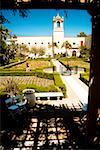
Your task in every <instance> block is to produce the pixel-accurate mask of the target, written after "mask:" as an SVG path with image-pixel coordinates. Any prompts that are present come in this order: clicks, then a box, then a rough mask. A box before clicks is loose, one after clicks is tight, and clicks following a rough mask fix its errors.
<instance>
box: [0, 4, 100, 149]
mask: <svg viewBox="0 0 100 150" xmlns="http://www.w3.org/2000/svg"><path fill="white" fill-rule="evenodd" d="M88 4H89V6H92V7H93V5H91V4H90V1H89V3H88ZM94 4H95V5H96V3H94ZM98 4H99V3H98ZM77 6H79V5H77ZM80 6H81V5H80ZM98 8H99V5H98V6H97V9H98ZM35 11H36V10H35ZM35 11H34V12H35ZM45 11H46V10H45ZM45 11H44V12H43V11H42V12H41V16H42V13H43V15H44V16H45V15H47V16H48V18H49V19H50V18H51V17H52V19H50V20H49V23H47V22H45V21H47V20H48V19H47V16H46V18H45V20H41V18H42V17H41V18H40V19H39V15H38V17H37V15H35V16H34V12H32V13H33V14H31V15H30V20H31V18H32V23H33V26H34V25H35V22H34V19H33V16H34V18H35V19H36V17H37V18H38V19H37V22H38V23H37V24H39V25H40V23H43V26H45V25H46V26H45V28H44V29H43V26H40V27H39V28H37V27H38V26H37V25H36V26H34V29H36V30H34V31H32V26H30V31H31V32H30V35H29V37H28V36H25V34H22V37H20V36H19V34H18V33H20V31H21V33H22V32H23V33H25V32H26V33H27V31H28V30H26V29H25V28H23V30H20V31H19V32H18V31H17V30H16V29H18V26H17V28H16V25H15V29H14V28H12V27H11V28H12V29H13V31H14V30H15V31H16V33H17V34H18V36H16V35H14V34H12V33H9V30H8V29H6V28H5V27H4V26H1V29H0V32H1V33H2V35H3V36H2V37H3V39H2V40H1V42H2V46H1V48H2V50H1V51H0V59H1V61H0V84H1V87H0V102H1V106H2V107H1V122H2V124H1V131H0V137H1V144H2V145H1V146H0V148H1V149H8V150H23V149H24V150H27V149H30V150H31V149H32V150H33V149H36V150H37V149H44V150H46V149H55V150H56V149H59V150H60V149H71V150H72V149H73V150H74V149H98V148H99V145H100V141H99V130H100V112H99V102H98V97H99V91H98V84H99V82H98V81H99V79H98V76H99V72H98V69H97V68H98V66H99V65H98V60H99V59H98V56H99V55H98V56H97V55H96V54H98V52H97V50H98V48H99V42H98V39H97V41H96V40H95V38H93V37H96V35H99V34H98V33H99V32H97V30H96V29H98V26H95V27H94V26H93V25H92V26H93V27H94V28H93V29H94V30H93V31H94V34H93V35H92V36H93V37H92V38H93V39H92V40H93V41H92V46H93V44H95V43H96V44H95V47H96V49H95V48H94V47H92V48H93V49H95V51H96V52H95V53H94V52H93V51H92V50H91V53H92V54H93V55H91V57H92V58H91V57H90V47H89V48H87V47H88V46H91V44H90V41H89V40H90V39H89V36H88V35H89V34H90V30H85V31H86V33H87V34H88V35H87V34H85V33H84V32H82V31H79V30H78V32H77V33H75V32H74V31H76V30H75V29H74V30H73V29H72V30H69V31H70V34H74V35H76V37H73V36H72V37H69V38H68V37H66V35H67V34H66V33H68V29H67V32H66V30H65V28H64V22H65V24H66V22H67V21H65V19H64V17H63V16H64V15H65V16H67V14H66V12H65V11H64V12H62V11H61V15H59V13H57V15H56V16H55V14H54V10H52V11H51V14H49V13H45ZM22 12H23V11H22ZM22 12H20V11H19V13H22ZM39 12H40V10H39ZM93 12H94V11H93ZM3 13H4V15H5V16H6V17H7V15H8V14H9V16H11V14H10V13H9V12H8V14H7V15H6V14H5V12H3ZM64 13H65V14H64ZM78 13H79V12H78ZM72 14H73V13H72ZM83 14H85V15H86V16H85V15H83V17H79V18H80V19H81V18H82V20H81V21H80V20H78V22H77V18H75V15H72V16H74V19H71V20H74V23H75V22H76V23H77V24H76V26H77V25H78V23H79V24H80V23H81V25H84V22H85V23H87V26H88V27H91V25H90V21H89V19H90V13H89V14H88V13H87V12H84V10H83ZM23 15H24V13H23ZM68 15H69V13H68ZM79 15H80V16H81V14H80V13H79ZM93 15H94V14H92V15H91V16H92V17H93V18H92V19H94V20H96V19H97V18H98V16H99V15H96V16H97V17H95V15H94V16H93ZM2 16H3V15H2ZM16 17H18V16H15V18H16ZM84 17H85V18H84ZM15 18H13V19H15ZM66 18H67V17H66ZM84 19H86V21H85V20H84ZM16 20H17V21H19V20H20V19H19V20H18V19H16ZM51 20H52V21H53V31H52V32H51V33H52V34H51V33H50V32H49V30H48V29H49V28H48V27H49V25H52V23H51V22H50V21H51ZM83 20H84V22H83V23H82V21H83ZM88 21H89V22H88ZM4 22H6V20H4ZM94 22H95V21H94ZM94 22H93V23H94ZM6 23H7V22H6ZM6 23H5V24H6ZM13 23H16V21H14V20H13ZM17 23H18V22H17ZM32 23H31V24H32ZM67 23H68V22H67ZM97 23H98V24H99V21H98V22H95V24H97ZM19 24H20V27H21V25H22V26H23V27H24V25H26V23H25V24H22V23H21V22H20V23H19ZM85 25H86V24H85ZM69 26H70V25H69ZM13 27H14V25H13ZM41 27H42V29H43V30H42V29H41ZM70 27H71V26H70ZM77 27H78V26H77ZM39 29H40V30H39ZM70 29H71V28H70ZM77 29H79V28H77ZM84 29H85V28H84ZM50 30H51V29H50ZM2 31H3V32H2ZM37 31H38V32H37ZM42 31H43V32H42ZM45 31H48V33H49V34H47V36H46V37H43V35H44V33H46V32H45ZM71 31H72V32H71ZM98 31H100V30H99V29H98ZM21 33H20V35H21ZM33 33H34V37H33ZM36 33H39V34H40V33H41V35H42V36H41V37H40V35H36ZM64 33H65V34H64ZM78 33H79V34H78ZM28 34H29V31H28ZM9 35H10V36H9ZM31 35H32V36H31ZM9 37H10V39H9ZM86 38H88V44H89V45H87V44H86V42H87V41H86ZM9 43H10V44H9ZM31 54H33V55H34V56H33V58H32V57H30V55H31ZM43 57H44V58H43ZM76 57H78V58H76ZM95 58H96V59H95ZM13 62H14V63H13ZM90 63H91V67H90ZM95 65H96V66H95ZM96 67H97V68H96ZM92 69H93V70H92ZM89 79H90V81H89ZM24 90H25V91H30V93H28V92H26V97H25V93H24V92H23V91H24ZM93 90H94V91H93ZM31 92H32V93H31ZM35 92H36V93H37V94H38V95H39V94H40V95H41V96H42V95H43V93H45V92H46V95H48V94H47V93H49V94H50V92H51V93H52V92H54V93H56V94H58V93H60V94H61V95H63V97H62V99H60V97H59V96H58V97H57V99H56V100H55V99H50V95H49V96H47V97H46V99H43V100H42V99H41V96H40V98H37V99H35V98H36V97H35V94H34V93H35ZM57 92H58V93H57ZM54 93H53V94H54ZM27 94H28V95H27ZM29 94H30V95H29ZM19 97H20V98H19ZM91 101H92V103H91ZM87 125H88V127H87ZM91 129H92V130H91Z"/></svg>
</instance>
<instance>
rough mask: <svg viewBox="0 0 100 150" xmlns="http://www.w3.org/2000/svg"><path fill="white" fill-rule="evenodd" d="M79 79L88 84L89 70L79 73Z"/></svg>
mask: <svg viewBox="0 0 100 150" xmlns="http://www.w3.org/2000/svg"><path fill="white" fill-rule="evenodd" d="M80 80H81V81H82V82H84V83H85V84H86V85H89V72H88V73H81V74H80Z"/></svg>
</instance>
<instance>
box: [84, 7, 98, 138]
mask: <svg viewBox="0 0 100 150" xmlns="http://www.w3.org/2000/svg"><path fill="white" fill-rule="evenodd" d="M96 11H97V10H96ZM97 12H98V13H97ZM97 12H95V13H94V14H93V15H92V45H91V57H90V84H89V98H88V114H87V133H88V137H89V138H92V137H94V136H95V134H96V120H97V113H98V108H100V11H99V9H98V11H97Z"/></svg>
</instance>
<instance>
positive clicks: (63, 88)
mask: <svg viewBox="0 0 100 150" xmlns="http://www.w3.org/2000/svg"><path fill="white" fill-rule="evenodd" d="M54 83H55V85H56V86H58V87H59V88H60V89H61V91H62V92H63V94H64V97H66V86H65V84H64V83H63V82H62V79H61V77H60V74H58V73H56V74H54Z"/></svg>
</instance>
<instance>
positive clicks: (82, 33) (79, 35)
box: [77, 32, 87, 37]
mask: <svg viewBox="0 0 100 150" xmlns="http://www.w3.org/2000/svg"><path fill="white" fill-rule="evenodd" d="M77 37H87V35H86V34H85V33H84V32H80V33H79V34H78V35H77Z"/></svg>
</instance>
